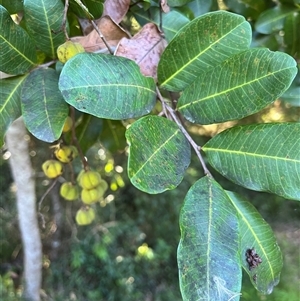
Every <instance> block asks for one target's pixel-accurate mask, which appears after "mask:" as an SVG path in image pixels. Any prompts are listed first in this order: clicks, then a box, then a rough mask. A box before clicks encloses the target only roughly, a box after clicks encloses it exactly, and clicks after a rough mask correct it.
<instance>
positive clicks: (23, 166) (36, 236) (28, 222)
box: [6, 118, 42, 301]
mask: <svg viewBox="0 0 300 301" xmlns="http://www.w3.org/2000/svg"><path fill="white" fill-rule="evenodd" d="M6 143H7V147H8V151H9V152H10V153H11V157H10V160H9V162H10V167H11V171H12V175H13V178H14V182H15V185H16V188H17V209H18V215H19V228H20V231H21V237H22V243H23V250H24V251H23V253H24V275H23V277H24V281H25V283H24V284H25V286H24V298H25V299H26V300H30V301H40V287H41V279H42V244H41V238H40V233H39V228H38V220H37V212H36V194H35V180H34V171H33V169H32V166H31V161H30V156H29V147H28V144H29V139H28V134H27V132H26V129H25V125H24V122H23V119H21V118H19V119H17V120H16V121H14V122H13V123H12V124H11V126H10V127H9V129H8V131H7V133H6Z"/></svg>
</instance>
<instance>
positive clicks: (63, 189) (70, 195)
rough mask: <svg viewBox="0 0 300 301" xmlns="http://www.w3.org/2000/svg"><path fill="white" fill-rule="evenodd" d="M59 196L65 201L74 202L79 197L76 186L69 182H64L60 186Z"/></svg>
mask: <svg viewBox="0 0 300 301" xmlns="http://www.w3.org/2000/svg"><path fill="white" fill-rule="evenodd" d="M59 192H60V195H61V196H62V197H63V198H64V199H65V200H67V201H74V200H76V199H78V197H79V189H78V186H77V185H74V184H72V183H71V182H65V183H63V184H62V185H61V186H60V191H59Z"/></svg>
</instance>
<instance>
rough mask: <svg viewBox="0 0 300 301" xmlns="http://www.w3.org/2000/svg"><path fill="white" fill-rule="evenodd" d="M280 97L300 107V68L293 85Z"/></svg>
mask: <svg viewBox="0 0 300 301" xmlns="http://www.w3.org/2000/svg"><path fill="white" fill-rule="evenodd" d="M280 99H281V100H283V101H285V102H288V103H289V104H290V105H291V106H294V107H300V69H299V68H298V74H297V76H296V77H295V79H294V81H293V82H292V84H291V86H290V87H289V88H288V90H287V91H285V92H284V93H283V94H282V95H281V96H280Z"/></svg>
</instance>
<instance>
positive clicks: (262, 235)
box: [226, 191, 283, 294]
mask: <svg viewBox="0 0 300 301" xmlns="http://www.w3.org/2000/svg"><path fill="white" fill-rule="evenodd" d="M226 193H227V195H228V197H229V198H230V200H231V202H232V204H233V205H234V207H235V209H236V211H237V212H238V216H239V226H240V234H241V235H240V238H241V240H240V253H241V254H240V255H241V262H242V265H243V268H244V270H245V271H246V272H247V274H248V275H249V277H250V280H251V282H252V284H253V285H254V286H255V287H256V289H257V290H259V291H260V292H261V293H263V294H271V292H272V290H273V288H274V286H275V285H277V284H278V282H279V278H280V272H281V269H282V266H283V260H282V254H281V251H280V248H279V246H278V244H277V242H276V238H275V236H274V233H273V231H272V229H271V227H270V225H269V224H268V223H267V222H266V221H265V220H264V219H263V218H262V216H261V215H260V214H259V212H258V211H257V210H256V209H255V207H254V206H253V205H252V204H251V203H249V202H248V201H247V200H245V199H243V198H242V197H241V196H239V195H238V194H237V193H234V192H231V191H226ZM253 248H254V250H255V252H256V254H257V255H258V256H259V257H260V259H261V261H262V262H261V263H260V264H258V265H257V266H255V265H249V263H248V262H247V253H248V252H249V251H250V250H251V249H253Z"/></svg>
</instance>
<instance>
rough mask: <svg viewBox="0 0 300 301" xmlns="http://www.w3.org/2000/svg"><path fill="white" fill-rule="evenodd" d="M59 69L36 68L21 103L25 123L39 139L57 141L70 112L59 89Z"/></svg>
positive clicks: (27, 83)
mask: <svg viewBox="0 0 300 301" xmlns="http://www.w3.org/2000/svg"><path fill="white" fill-rule="evenodd" d="M57 84H58V74H57V73H56V71H55V70H53V69H50V68H47V69H41V68H40V69H36V70H34V71H33V72H32V73H31V74H30V75H29V76H28V77H27V78H26V81H25V83H24V86H23V88H22V94H21V106H22V116H23V118H24V122H25V125H26V127H27V129H28V130H29V132H31V133H32V134H33V135H34V136H35V137H37V138H38V139H40V140H42V141H45V142H54V141H55V140H57V139H58V138H59V137H60V135H61V133H62V129H63V126H64V123H65V120H66V118H67V116H68V113H69V107H68V105H67V104H66V102H65V101H64V99H63V97H62V95H61V93H60V92H59V90H58V86H57Z"/></svg>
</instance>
